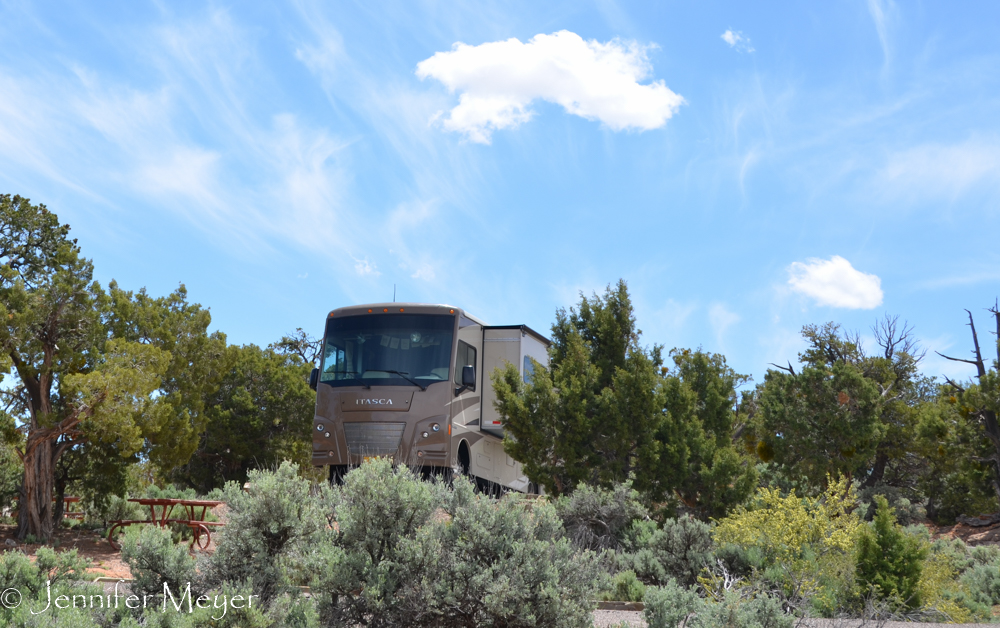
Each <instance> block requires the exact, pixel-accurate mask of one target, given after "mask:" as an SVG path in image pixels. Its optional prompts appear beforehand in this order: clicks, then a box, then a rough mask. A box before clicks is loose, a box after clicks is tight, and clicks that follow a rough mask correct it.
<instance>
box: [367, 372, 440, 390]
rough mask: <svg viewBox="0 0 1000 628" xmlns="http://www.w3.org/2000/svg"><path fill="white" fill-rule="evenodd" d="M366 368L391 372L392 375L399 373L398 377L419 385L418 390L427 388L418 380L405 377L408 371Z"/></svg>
mask: <svg viewBox="0 0 1000 628" xmlns="http://www.w3.org/2000/svg"><path fill="white" fill-rule="evenodd" d="M368 370H369V371H378V372H379V373H391V374H393V375H399V376H400V377H402V378H403V379H405V380H406V381H408V382H410V383H411V384H413V385H414V386H417V387H419V388H420V390H427V387H426V386H424V385H423V384H421V383H420V382H417V381H414V380H412V379H410V378H409V377H407V376H408V375H409V373H404V372H402V371H390V370H389V369H368ZM369 388H371V386H370V385H369Z"/></svg>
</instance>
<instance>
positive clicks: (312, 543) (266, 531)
mask: <svg viewBox="0 0 1000 628" xmlns="http://www.w3.org/2000/svg"><path fill="white" fill-rule="evenodd" d="M249 484H250V487H249V490H248V491H244V490H243V488H242V487H241V486H238V485H236V484H235V483H232V482H231V483H229V484H227V485H226V488H225V490H224V501H225V502H226V506H227V507H228V509H229V511H228V519H227V522H226V525H225V526H223V527H222V528H220V529H219V531H218V532H217V533H216V534H214V535H213V537H214V538H215V540H216V550H215V553H214V554H212V555H211V556H210V557H209V558H208V559H207V560H205V561H204V563H203V575H204V585H203V588H204V589H215V588H218V587H220V586H221V585H222V584H223V583H229V584H230V585H240V586H242V585H248V586H252V588H253V592H254V594H255V595H259V596H260V599H261V601H262V603H264V604H269V603H270V601H271V600H272V599H273V598H274V597H275V596H276V595H277V594H278V593H279V592H281V591H282V590H284V589H285V588H287V587H289V586H291V585H296V584H304V583H305V582H306V581H308V577H309V576H308V570H309V568H310V566H316V565H315V563H314V562H313V558H314V556H315V553H316V549H317V544H318V543H319V542H320V541H321V539H322V538H323V537H324V533H325V530H326V529H327V527H328V519H327V513H328V512H329V510H330V507H331V506H330V503H331V496H330V489H329V487H328V486H326V485H323V486H321V487H319V488H318V489H316V491H311V488H310V485H309V482H307V481H306V480H304V479H302V478H301V477H299V475H298V468H297V467H296V465H294V464H292V463H289V462H284V463H282V465H281V467H279V468H278V469H277V470H276V471H266V470H255V471H251V472H250V479H249ZM325 569H326V568H324V570H325Z"/></svg>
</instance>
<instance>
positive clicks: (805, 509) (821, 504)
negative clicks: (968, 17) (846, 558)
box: [712, 478, 861, 566]
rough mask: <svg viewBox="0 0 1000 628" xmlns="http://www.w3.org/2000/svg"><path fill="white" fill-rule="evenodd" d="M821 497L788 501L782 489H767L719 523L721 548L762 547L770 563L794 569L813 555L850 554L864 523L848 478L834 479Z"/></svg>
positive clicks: (717, 533)
mask: <svg viewBox="0 0 1000 628" xmlns="http://www.w3.org/2000/svg"><path fill="white" fill-rule="evenodd" d="M828 484H829V486H828V488H827V489H826V492H825V493H824V494H823V495H821V496H820V497H817V498H811V497H797V496H796V495H795V492H794V491H793V492H792V493H791V494H790V495H788V496H787V497H782V496H781V492H780V491H779V490H778V489H768V488H761V489H759V490H758V492H757V497H756V499H755V500H754V503H753V504H752V505H751V507H749V508H745V507H742V506H741V507H738V508H736V509H735V510H734V511H733V513H732V514H731V515H729V516H728V517H725V518H724V519H720V520H718V521H717V522H716V526H715V529H714V530H713V533H712V534H713V537H714V539H715V542H716V544H717V545H720V546H721V545H726V544H733V545H738V546H741V547H744V548H750V547H756V548H759V549H760V550H761V551H762V552H763V553H764V555H765V557H766V558H767V560H768V561H769V562H775V563H781V564H785V565H787V566H792V565H794V564H795V563H797V562H799V561H801V560H802V559H803V558H805V555H804V553H805V552H809V553H812V554H814V555H815V556H816V557H819V556H822V555H824V554H827V553H830V552H843V553H848V552H850V551H851V549H852V548H853V546H854V543H855V540H856V539H857V536H858V532H859V530H860V527H861V521H860V520H859V519H858V517H857V515H856V514H855V513H854V512H853V509H854V506H855V501H856V496H855V493H854V489H853V488H851V486H850V483H849V482H848V480H847V479H846V478H843V479H840V480H837V481H830V482H829V483H828Z"/></svg>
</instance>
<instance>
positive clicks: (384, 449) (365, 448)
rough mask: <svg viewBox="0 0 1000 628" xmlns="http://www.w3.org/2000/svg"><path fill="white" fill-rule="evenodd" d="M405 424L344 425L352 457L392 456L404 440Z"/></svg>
mask: <svg viewBox="0 0 1000 628" xmlns="http://www.w3.org/2000/svg"><path fill="white" fill-rule="evenodd" d="M405 427H406V424H405V423H344V434H345V435H346V436H347V450H348V451H349V452H351V455H352V456H391V455H393V454H395V453H396V450H398V449H399V443H400V442H402V440H403V428H405Z"/></svg>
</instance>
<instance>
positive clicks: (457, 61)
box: [417, 31, 684, 144]
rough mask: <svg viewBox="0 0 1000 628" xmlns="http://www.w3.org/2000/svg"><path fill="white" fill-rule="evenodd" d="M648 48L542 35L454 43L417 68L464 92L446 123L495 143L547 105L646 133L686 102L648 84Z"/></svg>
mask: <svg viewBox="0 0 1000 628" xmlns="http://www.w3.org/2000/svg"><path fill="white" fill-rule="evenodd" d="M647 50H648V46H642V45H640V44H638V43H637V42H624V41H620V40H612V41H609V42H606V43H601V42H598V41H594V40H590V41H586V40H584V39H583V38H582V37H580V36H579V35H577V34H576V33H572V32H569V31H559V32H556V33H552V34H551V35H545V34H539V35H536V36H534V37H532V38H531V39H530V40H529V41H528V42H527V43H524V42H521V41H520V40H518V39H516V38H511V39H507V40H505V41H496V42H489V43H485V44H480V45H478V46H471V45H468V44H464V43H456V44H455V45H454V47H453V48H452V50H450V51H448V52H438V53H435V54H434V56H432V57H430V58H429V59H425V60H424V61H421V62H420V63H418V64H417V76H419V77H420V78H421V79H426V78H433V79H436V80H438V81H440V82H441V83H442V84H444V85H445V87H447V88H448V90H449V91H451V92H459V102H458V105H456V106H455V107H453V108H452V109H451V111H449V112H448V114H447V116H445V115H443V113H442V114H441V117H440V122H441V125H442V126H443V127H444V128H445V129H447V130H449V131H456V132H459V133H463V134H465V135H466V136H467V137H468V138H469V139H470V140H472V141H473V142H478V143H482V144H489V143H490V139H491V135H492V133H493V132H494V131H496V130H500V129H510V128H515V127H517V126H519V125H520V124H523V123H524V122H527V121H528V120H529V119H531V117H532V115H534V114H533V112H532V110H531V108H530V107H531V103H532V102H534V101H535V100H544V101H548V102H552V103H555V104H558V105H561V106H562V107H563V108H564V109H565V110H566V112H567V113H570V114H573V115H577V116H580V117H582V118H586V119H588V120H597V121H600V122H602V123H603V124H604V125H605V126H607V127H608V128H610V129H612V130H615V131H622V130H626V129H632V130H639V131H646V130H650V129H657V128H660V127H662V126H663V125H664V124H666V122H667V120H669V119H670V118H671V117H672V116H673V115H674V113H676V112H677V110H678V109H679V108H680V106H681V105H682V104H683V103H684V98H683V97H682V96H680V95H679V94H676V93H674V92H673V91H671V90H670V89H669V88H668V87H667V86H666V84H665V83H664V82H663V81H662V80H660V81H654V82H652V83H648V84H642V83H640V81H642V80H644V79H645V78H647V77H648V76H649V74H650V72H651V66H650V63H649V59H648V57H647Z"/></svg>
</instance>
